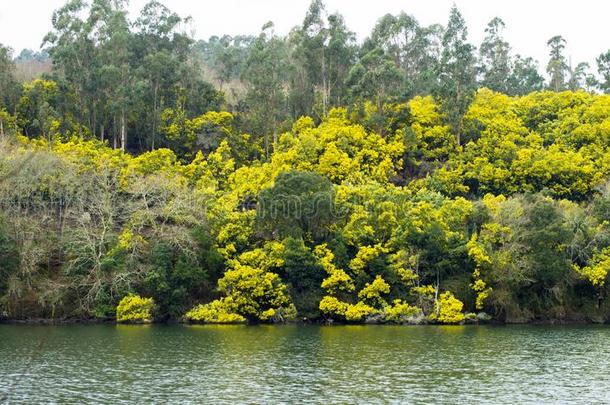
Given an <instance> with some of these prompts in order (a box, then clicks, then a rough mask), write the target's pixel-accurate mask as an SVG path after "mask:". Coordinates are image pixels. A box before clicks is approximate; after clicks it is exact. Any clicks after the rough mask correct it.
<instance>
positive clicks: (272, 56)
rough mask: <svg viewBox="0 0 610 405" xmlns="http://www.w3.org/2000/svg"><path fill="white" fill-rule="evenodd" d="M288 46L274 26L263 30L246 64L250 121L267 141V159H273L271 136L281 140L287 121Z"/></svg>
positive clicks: (248, 116)
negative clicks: (285, 120) (280, 129)
mask: <svg viewBox="0 0 610 405" xmlns="http://www.w3.org/2000/svg"><path fill="white" fill-rule="evenodd" d="M286 56H287V53H286V44H285V42H284V41H283V40H282V39H281V38H279V37H278V36H277V35H275V33H274V31H273V23H271V22H268V23H267V24H265V25H264V26H263V28H262V31H261V33H260V35H259V36H258V38H256V40H255V41H254V43H253V45H252V49H251V51H250V54H249V56H248V59H247V60H246V65H245V67H244V71H243V73H242V78H243V80H244V81H245V82H246V84H247V86H248V93H247V96H246V101H247V112H246V115H247V120H248V121H249V123H250V125H251V127H250V128H251V129H252V131H253V132H254V133H255V134H256V135H262V136H263V137H264V138H263V139H264V148H265V155H266V157H267V158H269V157H270V147H271V145H270V141H269V134H271V133H273V142H274V143H275V141H276V140H277V134H278V126H279V124H280V122H282V121H283V120H284V119H285V117H286V94H285V91H284V89H285V83H286V66H285V63H284V61H285V60H286Z"/></svg>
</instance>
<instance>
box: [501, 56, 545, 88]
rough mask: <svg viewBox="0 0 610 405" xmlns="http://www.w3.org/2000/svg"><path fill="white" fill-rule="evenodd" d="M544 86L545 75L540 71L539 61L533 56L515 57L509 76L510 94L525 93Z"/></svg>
mask: <svg viewBox="0 0 610 405" xmlns="http://www.w3.org/2000/svg"><path fill="white" fill-rule="evenodd" d="M543 88H544V77H542V76H541V75H540V73H539V72H538V63H537V62H536V61H534V60H533V59H532V58H531V57H527V58H522V57H521V55H516V56H515V57H514V58H513V63H512V70H511V74H510V77H509V78H508V94H509V95H525V94H528V93H531V92H533V91H539V90H542V89H543Z"/></svg>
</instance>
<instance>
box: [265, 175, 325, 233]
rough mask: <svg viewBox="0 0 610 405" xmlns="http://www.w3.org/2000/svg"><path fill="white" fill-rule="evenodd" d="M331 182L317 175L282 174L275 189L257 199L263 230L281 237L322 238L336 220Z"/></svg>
mask: <svg viewBox="0 0 610 405" xmlns="http://www.w3.org/2000/svg"><path fill="white" fill-rule="evenodd" d="M333 198H334V193H333V189H332V184H331V183H330V181H329V180H328V179H326V178H324V177H322V176H321V175H319V174H317V173H314V172H299V171H296V170H291V171H288V172H283V173H280V174H279V175H278V176H277V177H276V179H275V184H274V185H273V187H271V188H268V189H265V190H263V191H262V192H261V193H260V195H259V197H258V220H259V223H260V225H261V226H262V227H263V229H264V230H266V231H267V232H268V234H271V235H279V236H280V237H286V236H293V237H303V238H306V239H308V240H311V239H312V238H319V237H322V236H324V235H325V234H326V233H327V232H328V228H327V227H328V225H330V224H331V223H332V222H333V220H334V218H333V214H334V213H333V211H332V210H333V205H332V204H333Z"/></svg>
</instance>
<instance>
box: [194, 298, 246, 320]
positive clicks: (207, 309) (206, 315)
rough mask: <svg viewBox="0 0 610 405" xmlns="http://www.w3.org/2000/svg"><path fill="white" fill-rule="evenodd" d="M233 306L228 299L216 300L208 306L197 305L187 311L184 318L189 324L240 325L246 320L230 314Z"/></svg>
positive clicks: (232, 313)
mask: <svg viewBox="0 0 610 405" xmlns="http://www.w3.org/2000/svg"><path fill="white" fill-rule="evenodd" d="M233 309H234V305H233V303H232V302H231V299H230V298H224V299H218V300H214V301H212V302H210V303H209V304H199V305H197V306H195V307H194V308H193V309H191V310H190V311H188V312H187V313H186V314H185V315H184V317H185V319H187V320H188V321H191V322H205V323H242V322H245V321H246V318H244V317H243V316H241V315H239V314H236V313H234V312H230V311H232V310H233Z"/></svg>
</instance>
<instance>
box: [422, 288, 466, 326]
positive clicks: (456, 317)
mask: <svg viewBox="0 0 610 405" xmlns="http://www.w3.org/2000/svg"><path fill="white" fill-rule="evenodd" d="M463 308H464V304H463V303H462V301H460V300H458V299H457V298H455V297H454V296H453V294H452V293H451V292H450V291H445V292H444V293H442V294H441V295H440V296H439V297H438V302H437V303H436V308H435V310H434V313H432V314H431V315H430V319H432V320H434V321H437V322H440V323H447V324H452V323H460V322H462V321H463V320H464V314H463V313H462V309H463Z"/></svg>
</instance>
